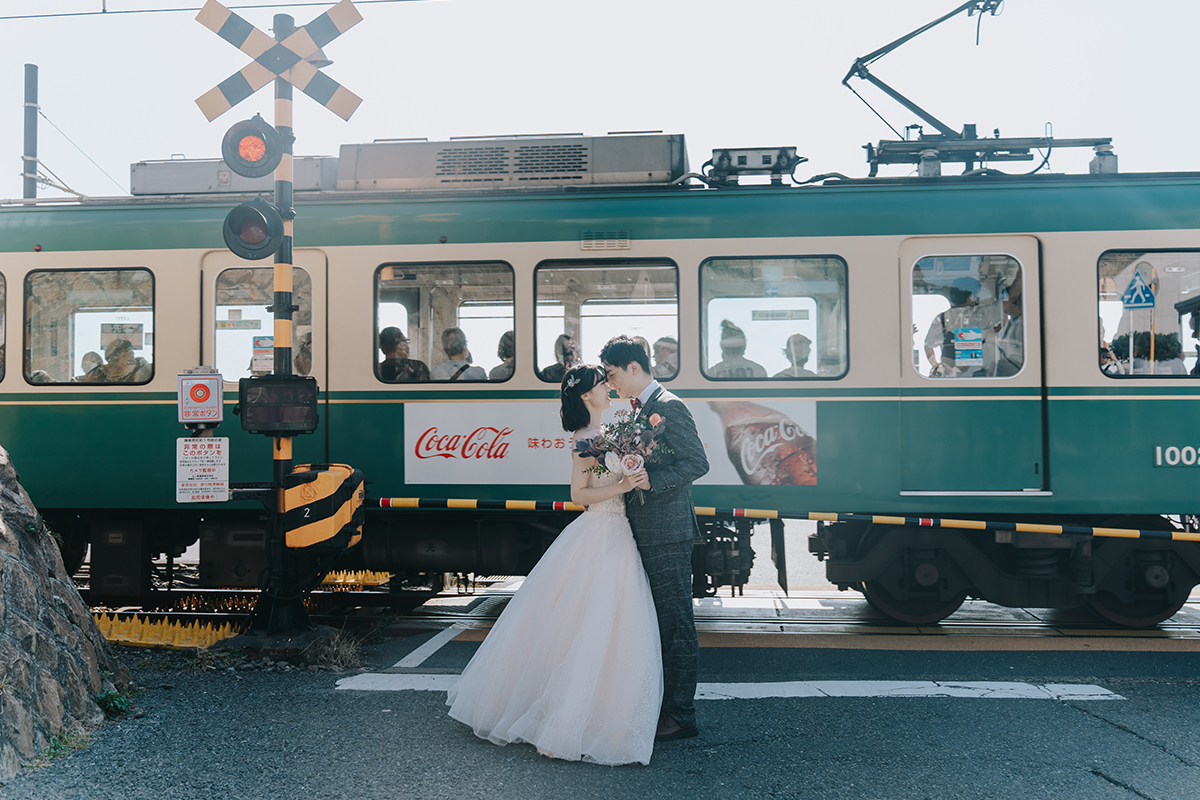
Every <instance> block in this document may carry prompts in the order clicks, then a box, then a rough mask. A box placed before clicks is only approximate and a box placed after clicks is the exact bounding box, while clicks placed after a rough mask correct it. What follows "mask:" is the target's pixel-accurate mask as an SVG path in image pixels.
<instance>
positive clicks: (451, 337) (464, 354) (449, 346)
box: [429, 328, 488, 381]
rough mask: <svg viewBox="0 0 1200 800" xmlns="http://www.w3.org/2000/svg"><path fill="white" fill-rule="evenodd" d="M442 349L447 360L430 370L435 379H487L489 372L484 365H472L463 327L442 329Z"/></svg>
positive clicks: (432, 377)
mask: <svg viewBox="0 0 1200 800" xmlns="http://www.w3.org/2000/svg"><path fill="white" fill-rule="evenodd" d="M442 350H443V351H445V353H446V358H447V360H446V361H443V362H442V363H441V364H438V365H437V366H436V367H434V368H433V369H432V370H430V373H429V374H430V377H431V379H433V380H435V381H486V380H487V379H488V377H487V373H486V372H484V371H483V368H482V367H474V366H471V362H470V361H469V360H468V359H469V358H470V356H469V354H468V351H467V335H466V334H465V333H463V332H462V328H446V330H444V331H442Z"/></svg>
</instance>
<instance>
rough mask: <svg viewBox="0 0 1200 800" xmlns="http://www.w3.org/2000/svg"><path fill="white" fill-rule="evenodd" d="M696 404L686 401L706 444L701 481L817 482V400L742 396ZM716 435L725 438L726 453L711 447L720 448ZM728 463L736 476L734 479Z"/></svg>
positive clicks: (784, 483) (771, 484)
mask: <svg viewBox="0 0 1200 800" xmlns="http://www.w3.org/2000/svg"><path fill="white" fill-rule="evenodd" d="M694 405H695V404H689V407H692V408H693V411H692V413H693V415H694V416H695V417H696V429H697V432H698V433H699V434H700V439H701V441H703V442H704V443H705V446H706V447H707V449H708V462H709V473H708V475H706V476H705V477H704V478H702V479H701V480H700V483H716V484H722V485H729V484H733V483H743V484H750V485H756V486H815V485H816V483H817V440H816V438H815V437H814V436H813V435H812V434H811V433H809V431H810V430H811V431H815V430H816V402H815V401H811V400H809V401H781V402H778V403H776V404H775V405H776V406H778V407H775V408H773V407H769V406H765V405H761V404H759V403H750V402H746V401H742V400H732V401H714V402H709V403H707V404H706V405H707V409H705V410H701V409H698V408H695V407H694ZM714 415H715V416H716V423H717V425H715V426H714V425H713V422H714V420H713V416H714ZM798 420H803V424H801V422H800V421H798ZM718 426H719V427H718ZM718 430H719V431H720V434H719V436H720V438H719V439H718V438H717V437H718V433H717V431H718ZM714 439H717V442H721V443H723V444H724V450H725V457H724V458H722V457H721V455H720V453H719V452H714V451H715V450H718V447H716V446H714V445H715V444H716V442H714V441H713V440H714ZM729 467H732V468H733V471H734V473H735V474H736V476H737V479H738V480H737V481H734V480H732V476H731V475H730V474H729V471H730V470H729Z"/></svg>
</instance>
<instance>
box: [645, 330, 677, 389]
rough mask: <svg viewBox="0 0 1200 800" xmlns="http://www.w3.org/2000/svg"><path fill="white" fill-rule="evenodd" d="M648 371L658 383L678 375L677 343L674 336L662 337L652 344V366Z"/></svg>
mask: <svg viewBox="0 0 1200 800" xmlns="http://www.w3.org/2000/svg"><path fill="white" fill-rule="evenodd" d="M650 371H651V372H653V373H654V377H655V378H656V379H658V380H660V381H662V380H670V379H671V378H674V377H675V376H676V375H677V374H678V373H679V342H678V341H677V340H676V339H675V337H674V336H664V337H662V338H661V339H659V340H657V341H656V342H655V343H654V366H653V367H651V368H650Z"/></svg>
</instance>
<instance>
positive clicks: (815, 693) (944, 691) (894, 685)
mask: <svg viewBox="0 0 1200 800" xmlns="http://www.w3.org/2000/svg"><path fill="white" fill-rule="evenodd" d="M764 697H966V698H975V699H982V700H1124V699H1125V698H1124V697H1122V696H1121V695H1119V694H1114V693H1113V692H1110V691H1109V690H1108V689H1105V688H1104V687H1102V686H1095V685H1091V684H1063V683H1047V684H1043V685H1039V684H1034V683H1016V682H1012V681H786V682H781V683H702V684H700V685H699V686H698V687H697V689H696V699H697V700H756V699H759V698H764Z"/></svg>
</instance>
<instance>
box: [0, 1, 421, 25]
mask: <svg viewBox="0 0 1200 800" xmlns="http://www.w3.org/2000/svg"><path fill="white" fill-rule="evenodd" d="M330 1H331V0H326V1H325V2H291V3H256V4H253V5H240V6H228V8H229V9H230V10H231V11H240V10H244V9H255V8H305V7H311V6H321V7H326V6H328V5H329V4H330ZM428 1H429V0H355V2H356V4H357V5H360V6H365V5H377V4H380V3H420V2H428ZM199 10H200V6H195V7H187V8H131V9H126V10H125V11H112V10H109V9H108V8H104V9H102V10H100V11H59V12H51V13H46V14H9V15H6V16H2V17H0V21H5V20H18V19H51V18H55V17H108V16H114V15H117V14H163V13H170V12H175V11H199Z"/></svg>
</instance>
